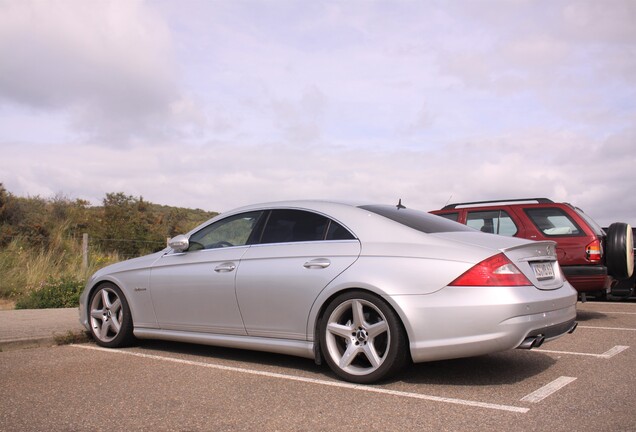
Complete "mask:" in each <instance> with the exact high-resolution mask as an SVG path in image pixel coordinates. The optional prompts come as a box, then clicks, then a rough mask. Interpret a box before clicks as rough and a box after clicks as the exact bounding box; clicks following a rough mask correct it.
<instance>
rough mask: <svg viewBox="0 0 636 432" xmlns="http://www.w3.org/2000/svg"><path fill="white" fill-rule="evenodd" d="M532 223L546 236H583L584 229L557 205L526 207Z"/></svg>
mask: <svg viewBox="0 0 636 432" xmlns="http://www.w3.org/2000/svg"><path fill="white" fill-rule="evenodd" d="M524 210H525V212H526V214H527V215H528V216H529V217H530V220H531V221H532V223H534V224H535V225H536V227H537V228H539V231H541V232H542V233H543V234H544V235H545V236H548V237H554V236H581V235H585V233H584V232H583V230H582V229H581V228H580V227H579V226H578V225H577V224H576V222H574V220H572V218H571V217H570V216H569V215H568V214H567V213H566V212H564V211H563V210H561V209H560V208H556V207H551V208H535V209H524Z"/></svg>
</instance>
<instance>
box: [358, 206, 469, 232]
mask: <svg viewBox="0 0 636 432" xmlns="http://www.w3.org/2000/svg"><path fill="white" fill-rule="evenodd" d="M359 208H361V209H363V210H368V211H370V212H372V213H376V214H379V215H380V216H384V217H385V218H388V219H391V220H392V221H395V222H397V223H400V224H402V225H406V226H407V227H409V228H413V229H415V230H418V231H421V232H423V233H426V234H434V233H441V232H453V231H474V229H472V228H470V227H467V226H466V225H463V224H461V223H459V222H453V221H451V220H448V219H446V218H443V217H441V216H436V215H433V214H430V213H426V212H423V211H420V210H412V209H407V208H400V209H398V208H397V206H392V205H365V206H360V207H359Z"/></svg>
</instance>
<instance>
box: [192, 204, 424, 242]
mask: <svg viewBox="0 0 636 432" xmlns="http://www.w3.org/2000/svg"><path fill="white" fill-rule="evenodd" d="M363 205H373V203H369V202H355V201H337V200H320V199H316V200H288V201H272V202H263V203H258V204H251V205H246V206H242V207H238V208H235V209H232V210H230V211H228V212H225V213H220V214H219V215H218V216H216V217H214V218H212V219H211V220H209V221H207V222H205V223H203V224H201V225H199V226H198V227H196V228H195V229H193V230H192V231H190V233H189V234H192V233H193V232H195V231H197V230H199V229H200V228H201V227H203V226H204V225H207V224H209V223H211V222H213V221H216V220H219V219H223V218H225V217H227V216H231V215H235V214H238V213H244V212H249V211H257V210H270V209H298V210H309V211H313V212H317V213H321V214H323V215H325V216H328V217H329V218H331V219H334V220H336V221H337V222H338V223H340V224H341V225H343V226H345V227H346V228H347V229H349V230H350V231H351V232H353V233H354V234H355V235H356V236H357V237H358V238H359V239H360V240H368V239H372V240H373V241H382V242H384V241H386V242H394V241H400V240H402V241H408V240H409V239H411V240H412V239H413V238H414V236H419V235H425V234H424V233H421V232H418V231H415V230H413V229H412V228H409V227H407V226H405V225H402V224H400V223H398V222H395V221H393V220H391V219H389V218H386V217H384V216H381V215H379V214H377V213H373V212H371V211H369V210H365V209H363V208H360V206H363ZM426 214H427V213H426V212H425V211H422V215H426Z"/></svg>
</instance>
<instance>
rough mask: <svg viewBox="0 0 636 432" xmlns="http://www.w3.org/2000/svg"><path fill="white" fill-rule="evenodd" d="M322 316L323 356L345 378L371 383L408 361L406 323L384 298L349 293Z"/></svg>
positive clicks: (339, 298) (392, 373)
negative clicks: (404, 324) (404, 325)
mask: <svg viewBox="0 0 636 432" xmlns="http://www.w3.org/2000/svg"><path fill="white" fill-rule="evenodd" d="M322 317H323V319H322V320H321V323H320V346H321V351H322V355H323V358H324V359H325V361H326V362H327V364H328V365H329V367H330V368H331V370H332V371H333V372H334V373H335V374H336V375H338V376H339V377H340V378H342V379H343V380H345V381H349V382H353V383H358V384H369V383H372V382H376V381H379V380H382V379H386V378H389V377H390V376H392V375H394V374H395V373H396V372H398V371H399V370H400V369H402V368H403V367H404V365H405V364H406V362H407V359H408V358H409V356H408V343H407V338H406V335H405V331H404V328H403V326H402V322H401V321H400V319H399V317H398V315H397V314H396V313H395V311H394V310H393V309H392V308H391V307H390V306H389V305H388V304H387V303H386V302H385V301H384V300H382V299H381V298H380V297H378V296H375V295H373V294H370V293H367V292H364V291H350V292H346V293H344V294H341V295H339V296H338V297H336V298H335V299H334V300H333V301H332V302H331V303H330V304H329V305H328V306H327V309H326V310H325V312H324V314H323V315H322Z"/></svg>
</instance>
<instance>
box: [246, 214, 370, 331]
mask: <svg viewBox="0 0 636 432" xmlns="http://www.w3.org/2000/svg"><path fill="white" fill-rule="evenodd" d="M258 243H259V244H255V245H252V246H251V247H250V248H249V249H248V250H247V251H246V252H245V254H244V255H243V257H242V258H241V267H240V269H239V271H238V273H237V279H236V295H237V298H238V302H239V306H240V309H241V314H242V316H243V322H244V323H245V328H246V330H247V333H248V334H249V335H250V336H261V337H276V338H285V339H297V340H304V339H306V337H307V318H308V316H309V311H310V309H311V306H312V305H313V303H314V301H315V299H316V297H317V296H318V294H319V293H320V292H321V291H322V290H323V289H324V288H325V287H326V286H327V285H328V284H329V282H331V281H332V280H333V279H334V278H335V277H336V276H338V275H339V274H340V273H342V272H343V271H344V270H345V269H346V268H347V267H349V266H350V265H351V264H353V263H354V262H355V260H356V259H357V258H358V256H359V254H360V243H359V241H358V240H357V239H356V238H355V237H354V236H353V235H352V234H351V233H350V232H349V231H348V230H347V229H345V228H344V227H343V226H342V225H340V224H339V223H337V222H336V221H333V220H331V219H329V218H327V217H325V216H323V215H319V214H317V213H313V212H308V211H303V210H293V209H291V210H273V211H272V212H271V214H270V215H269V218H268V220H267V223H266V224H265V228H264V230H263V234H262V237H261V238H260V239H259V241H258Z"/></svg>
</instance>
